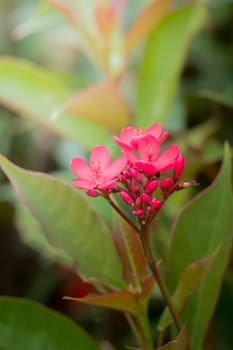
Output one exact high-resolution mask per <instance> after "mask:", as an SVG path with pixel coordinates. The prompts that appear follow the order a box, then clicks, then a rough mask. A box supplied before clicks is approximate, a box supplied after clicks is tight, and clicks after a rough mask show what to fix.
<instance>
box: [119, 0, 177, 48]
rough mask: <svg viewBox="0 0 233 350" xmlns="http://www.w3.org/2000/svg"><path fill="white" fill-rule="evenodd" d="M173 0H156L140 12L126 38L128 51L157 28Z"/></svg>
mask: <svg viewBox="0 0 233 350" xmlns="http://www.w3.org/2000/svg"><path fill="white" fill-rule="evenodd" d="M172 2H173V0H154V1H152V2H151V3H150V4H149V5H148V6H146V7H145V8H144V9H143V10H142V11H141V12H140V13H139V15H138V17H137V18H136V20H135V21H134V23H133V25H132V28H131V29H130V31H129V32H128V34H127V36H126V39H125V48H126V51H127V52H130V51H131V50H132V49H133V48H134V47H135V46H136V45H137V44H138V42H140V41H141V40H143V39H144V38H145V37H146V36H147V35H148V34H149V33H150V32H151V30H153V29H154V28H155V26H156V25H157V24H158V23H159V21H160V20H161V19H162V18H163V16H165V15H166V13H167V12H168V10H169V8H170V7H171V4H172Z"/></svg>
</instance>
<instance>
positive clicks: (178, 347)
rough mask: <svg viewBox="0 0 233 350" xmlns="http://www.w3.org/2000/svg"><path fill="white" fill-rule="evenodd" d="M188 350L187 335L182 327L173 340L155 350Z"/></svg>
mask: <svg viewBox="0 0 233 350" xmlns="http://www.w3.org/2000/svg"><path fill="white" fill-rule="evenodd" d="M187 349H188V333H187V331H186V328H185V327H183V328H182V329H181V331H180V333H179V334H178V336H177V337H176V339H175V340H172V341H170V342H169V343H167V344H165V345H163V346H160V347H159V348H157V350H187Z"/></svg>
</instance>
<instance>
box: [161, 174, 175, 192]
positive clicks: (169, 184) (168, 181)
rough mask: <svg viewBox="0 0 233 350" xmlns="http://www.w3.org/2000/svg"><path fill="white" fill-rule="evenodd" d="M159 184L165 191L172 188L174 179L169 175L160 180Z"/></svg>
mask: <svg viewBox="0 0 233 350" xmlns="http://www.w3.org/2000/svg"><path fill="white" fill-rule="evenodd" d="M159 185H160V188H161V190H162V191H163V192H167V191H169V190H170V189H171V187H172V185H173V184H172V180H171V179H170V178H169V177H167V178H166V179H164V180H162V181H160V184H159Z"/></svg>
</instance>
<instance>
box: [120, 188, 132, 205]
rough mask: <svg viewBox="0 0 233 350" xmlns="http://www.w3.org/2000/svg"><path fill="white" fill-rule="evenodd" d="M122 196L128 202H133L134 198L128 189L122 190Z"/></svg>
mask: <svg viewBox="0 0 233 350" xmlns="http://www.w3.org/2000/svg"><path fill="white" fill-rule="evenodd" d="M120 196H121V199H122V200H123V201H124V202H125V203H126V204H129V205H130V204H132V203H133V200H132V198H131V197H130V195H129V194H128V192H126V191H121V192H120Z"/></svg>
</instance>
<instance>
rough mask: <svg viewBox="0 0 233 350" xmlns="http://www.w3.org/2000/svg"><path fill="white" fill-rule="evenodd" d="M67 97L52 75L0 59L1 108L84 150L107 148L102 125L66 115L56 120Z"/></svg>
mask: <svg viewBox="0 0 233 350" xmlns="http://www.w3.org/2000/svg"><path fill="white" fill-rule="evenodd" d="M70 94H71V91H70V89H69V88H68V87H67V86H65V85H64V83H63V82H62V81H61V80H60V79H59V78H58V77H57V76H56V75H55V74H53V73H51V72H48V71H46V70H44V69H42V68H39V67H38V66H36V65H34V64H32V63H30V62H27V61H25V60H20V59H15V58H11V57H2V58H1V59H0V102H1V104H3V105H5V106H7V107H8V108H9V109H12V110H14V111H16V112H18V113H19V114H21V115H22V116H23V117H28V118H30V119H32V120H33V121H35V122H36V123H39V124H40V125H42V126H44V127H46V128H48V129H49V130H51V132H55V133H56V134H59V135H61V136H62V137H66V138H68V139H71V140H73V141H76V142H79V143H80V144H82V145H83V146H84V147H86V148H88V149H90V148H91V147H92V146H94V145H95V144H100V143H101V144H108V142H109V139H110V138H111V133H110V132H109V131H108V130H107V129H106V128H105V127H104V126H103V125H99V124H98V123H92V122H91V121H89V120H87V119H81V118H74V117H73V116H70V115H62V116H60V117H58V111H59V109H60V107H61V106H62V105H63V104H64V103H65V101H67V99H68V98H69V96H70ZM87 135H88V137H87Z"/></svg>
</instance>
